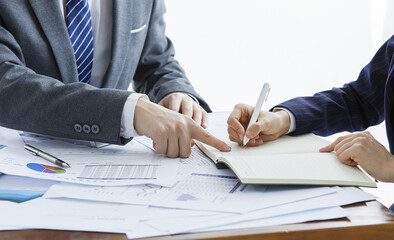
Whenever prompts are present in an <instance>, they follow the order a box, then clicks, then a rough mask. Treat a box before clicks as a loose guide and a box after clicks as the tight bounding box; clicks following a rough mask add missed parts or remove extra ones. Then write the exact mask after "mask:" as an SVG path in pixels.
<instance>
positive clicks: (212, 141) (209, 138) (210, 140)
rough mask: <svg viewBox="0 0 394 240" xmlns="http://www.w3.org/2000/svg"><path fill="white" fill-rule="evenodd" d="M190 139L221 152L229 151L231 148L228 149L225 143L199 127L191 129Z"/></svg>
mask: <svg viewBox="0 0 394 240" xmlns="http://www.w3.org/2000/svg"><path fill="white" fill-rule="evenodd" d="M191 137H192V139H196V140H198V141H200V142H202V143H205V144H208V145H209V146H212V147H214V148H216V149H218V150H220V151H222V152H230V151H231V147H229V146H228V145H227V144H226V143H225V142H223V141H222V140H219V139H218V138H216V137H215V136H213V135H212V134H210V133H209V132H207V131H205V130H204V129H203V128H202V127H200V126H195V127H193V128H192V133H191Z"/></svg>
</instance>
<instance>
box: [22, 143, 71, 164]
mask: <svg viewBox="0 0 394 240" xmlns="http://www.w3.org/2000/svg"><path fill="white" fill-rule="evenodd" d="M25 149H26V150H27V151H29V152H31V153H33V154H34V155H36V156H39V157H41V158H43V159H45V160H47V161H49V162H51V163H54V164H56V165H58V166H60V167H67V168H69V167H71V166H70V164H68V163H66V162H65V161H63V160H61V159H59V158H57V157H55V156H52V155H51V154H49V153H46V152H44V151H41V150H40V149H38V148H35V147H33V146H31V145H29V144H26V145H25Z"/></svg>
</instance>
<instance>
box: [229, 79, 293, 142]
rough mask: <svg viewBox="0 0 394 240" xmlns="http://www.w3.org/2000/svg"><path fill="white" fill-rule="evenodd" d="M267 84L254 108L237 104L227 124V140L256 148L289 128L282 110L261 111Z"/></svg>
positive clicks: (287, 120)
mask: <svg viewBox="0 0 394 240" xmlns="http://www.w3.org/2000/svg"><path fill="white" fill-rule="evenodd" d="M269 89H270V87H269V85H268V83H266V84H264V86H263V89H262V90H261V93H260V96H259V100H258V101H257V104H256V107H252V106H249V105H246V104H237V105H236V106H235V107H234V110H233V111H232V112H231V114H230V116H229V118H228V120H227V124H228V128H227V131H228V134H229V138H230V140H231V141H233V142H237V143H239V144H240V145H243V146H244V145H247V146H258V145H261V144H262V143H263V142H269V141H273V140H275V139H277V138H278V137H280V136H282V135H283V134H285V133H286V132H287V131H288V130H289V127H290V117H289V114H288V113H287V112H286V111H284V110H274V111H273V112H269V111H261V107H262V105H263V102H264V101H265V100H266V99H267V96H268V92H269Z"/></svg>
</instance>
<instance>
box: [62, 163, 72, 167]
mask: <svg viewBox="0 0 394 240" xmlns="http://www.w3.org/2000/svg"><path fill="white" fill-rule="evenodd" d="M63 167H66V168H70V167H71V166H70V164H68V163H63Z"/></svg>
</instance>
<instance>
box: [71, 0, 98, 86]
mask: <svg viewBox="0 0 394 240" xmlns="http://www.w3.org/2000/svg"><path fill="white" fill-rule="evenodd" d="M66 21H67V27H68V33H69V35H70V40H71V44H72V46H73V49H74V53H75V59H76V62H77V69H78V78H79V81H80V82H84V83H89V80H90V75H91V73H92V66H93V34H92V22H91V16H90V11H89V4H88V1H87V0H67V2H66Z"/></svg>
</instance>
